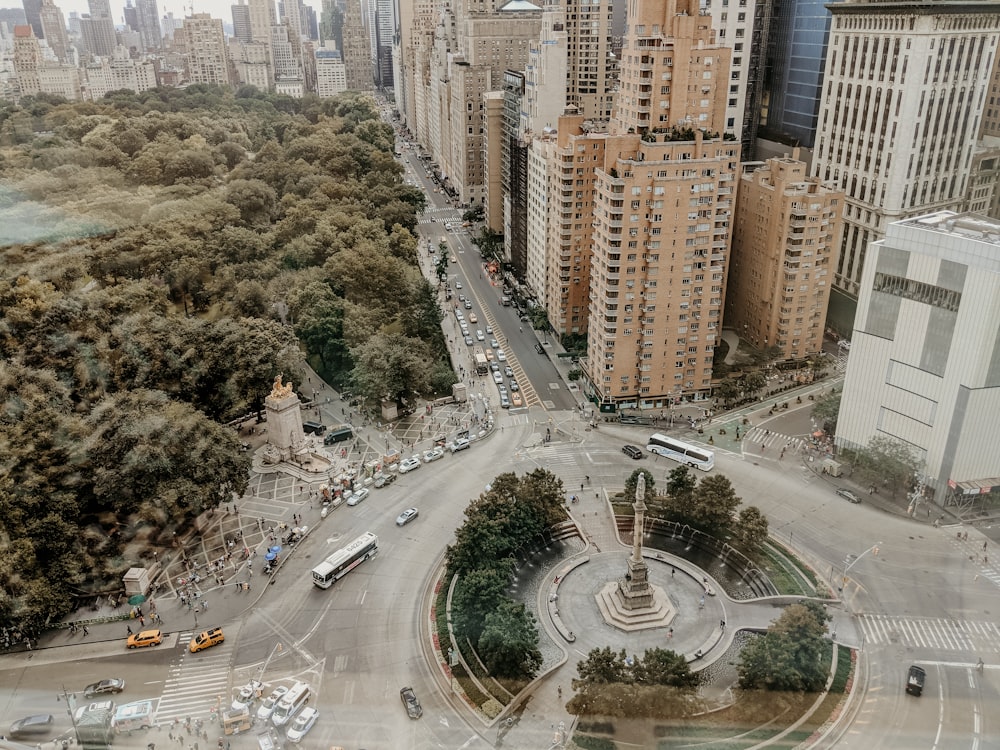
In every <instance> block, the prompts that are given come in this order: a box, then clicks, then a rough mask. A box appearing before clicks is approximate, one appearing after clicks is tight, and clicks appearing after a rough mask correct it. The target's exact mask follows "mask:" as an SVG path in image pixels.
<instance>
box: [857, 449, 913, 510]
mask: <svg viewBox="0 0 1000 750" xmlns="http://www.w3.org/2000/svg"><path fill="white" fill-rule="evenodd" d="M845 455H846V456H848V457H850V458H851V459H852V461H853V474H854V476H855V481H859V482H863V483H865V484H871V485H874V486H875V487H878V488H883V487H884V488H887V489H888V490H889V493H890V494H891V495H892V497H896V495H897V493H900V494H904V495H905V494H906V492H908V491H909V489H910V487H911V486H912V485H913V483H914V481H915V477H916V475H917V474H918V472H919V470H920V462H919V461H918V460H917V459H916V457H915V456H914V455H913V451H912V450H911V449H910V447H909V446H908V445H907V444H906V443H904V442H902V441H901V440H897V439H895V438H891V437H884V436H876V437H873V438H872V439H871V440H870V441H869V442H868V445H867V446H866V447H865V448H863V449H861V450H858V451H853V452H852V451H845Z"/></svg>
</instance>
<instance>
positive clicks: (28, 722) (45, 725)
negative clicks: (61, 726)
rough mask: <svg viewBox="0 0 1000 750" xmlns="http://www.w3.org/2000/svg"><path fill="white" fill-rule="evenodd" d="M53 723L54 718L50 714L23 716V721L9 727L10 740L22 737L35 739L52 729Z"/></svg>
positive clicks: (19, 720) (20, 720)
mask: <svg viewBox="0 0 1000 750" xmlns="http://www.w3.org/2000/svg"><path fill="white" fill-rule="evenodd" d="M54 721H55V717H53V716H52V714H34V715H33V716H25V717H24V718H23V719H18V720H17V721H15V722H14V723H13V724H11V725H10V736H11V739H15V740H16V739H20V738H22V737H37V736H38V735H43V734H48V733H49V732H50V731H51V729H52V723H53V722H54Z"/></svg>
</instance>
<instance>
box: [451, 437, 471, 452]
mask: <svg viewBox="0 0 1000 750" xmlns="http://www.w3.org/2000/svg"><path fill="white" fill-rule="evenodd" d="M471 445H472V443H470V442H469V438H464V437H462V438H456V439H455V442H453V443H452V444H451V445H449V446H448V447H449V448H450V449H451V452H452V453H458V452H459V451H464V450H465V449H466V448H469V447H470V446H471Z"/></svg>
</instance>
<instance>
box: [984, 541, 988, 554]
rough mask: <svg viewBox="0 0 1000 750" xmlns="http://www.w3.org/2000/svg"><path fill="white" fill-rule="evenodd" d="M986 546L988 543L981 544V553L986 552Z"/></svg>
mask: <svg viewBox="0 0 1000 750" xmlns="http://www.w3.org/2000/svg"><path fill="white" fill-rule="evenodd" d="M987 544H988V542H983V552H985V551H986V545H987Z"/></svg>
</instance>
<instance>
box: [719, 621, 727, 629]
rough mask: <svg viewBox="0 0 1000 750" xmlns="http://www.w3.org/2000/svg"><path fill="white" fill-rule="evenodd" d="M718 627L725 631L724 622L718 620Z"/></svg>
mask: <svg viewBox="0 0 1000 750" xmlns="http://www.w3.org/2000/svg"><path fill="white" fill-rule="evenodd" d="M719 627H720V628H721V629H722V630H725V629H726V621H725V620H719Z"/></svg>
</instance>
